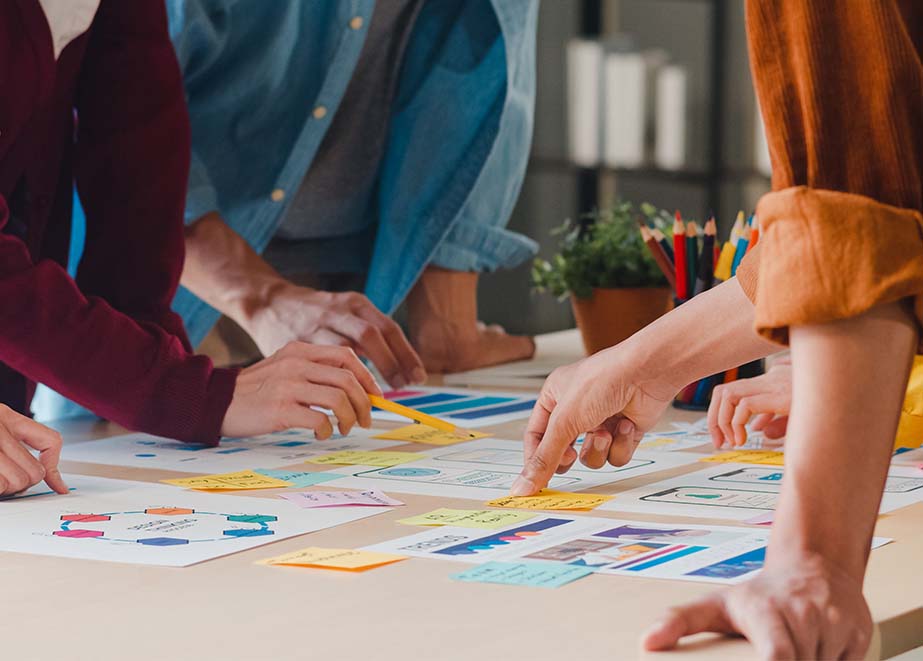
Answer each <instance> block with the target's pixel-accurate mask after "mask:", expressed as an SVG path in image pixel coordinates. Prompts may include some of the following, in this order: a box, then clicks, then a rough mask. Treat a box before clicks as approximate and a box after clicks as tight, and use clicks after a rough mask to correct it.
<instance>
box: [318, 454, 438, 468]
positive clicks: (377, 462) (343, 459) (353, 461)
mask: <svg viewBox="0 0 923 661" xmlns="http://www.w3.org/2000/svg"><path fill="white" fill-rule="evenodd" d="M425 458H426V455H425V454H422V453H420V452H388V451H387V450H342V451H340V452H331V453H330V454H324V455H321V456H319V457H312V458H311V459H308V460H307V462H308V463H310V464H324V465H328V464H340V465H349V466H381V467H383V468H387V467H388V466H397V465H399V464H408V463H410V462H411V461H417V460H419V459H425Z"/></svg>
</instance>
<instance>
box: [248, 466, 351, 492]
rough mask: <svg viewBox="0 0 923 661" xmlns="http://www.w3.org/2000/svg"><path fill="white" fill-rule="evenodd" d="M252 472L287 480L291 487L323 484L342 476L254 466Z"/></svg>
mask: <svg viewBox="0 0 923 661" xmlns="http://www.w3.org/2000/svg"><path fill="white" fill-rule="evenodd" d="M254 472H256V473H259V474H260V475H265V476H266V477H274V478H276V479H277V480H282V481H283V482H288V483H289V484H291V485H292V486H293V487H313V486H314V485H315V484H323V483H324V482H329V481H330V480H338V479H340V478H341V477H343V476H342V475H339V474H338V473H305V472H302V471H287V470H270V469H268V468H256V469H254Z"/></svg>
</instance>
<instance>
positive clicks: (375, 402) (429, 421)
mask: <svg viewBox="0 0 923 661" xmlns="http://www.w3.org/2000/svg"><path fill="white" fill-rule="evenodd" d="M369 401H370V402H372V406H377V407H378V408H380V409H382V410H384V411H388V412H390V413H396V414H397V415H401V416H404V417H405V418H410V419H411V420H413V421H414V422H419V423H420V424H421V425H426V426H427V427H432V428H433V429H440V430H442V431H447V432H451V433H453V434H454V433H461V434H466V433H468V431H467V430H464V429H459V428H458V427H456V426H455V425H453V424H452V423H451V422H446V421H445V420H440V419H439V418H434V417H433V416H431V415H426V414H425V413H421V412H420V411H417V410H416V409H412V408H410V407H409V406H403V405H401V404H397V403H395V402H392V401H391V400H388V399H385V398H384V397H379V396H378V395H369Z"/></svg>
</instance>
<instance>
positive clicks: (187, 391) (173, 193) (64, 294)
mask: <svg viewBox="0 0 923 661" xmlns="http://www.w3.org/2000/svg"><path fill="white" fill-rule="evenodd" d="M189 150H190V146H189V123H188V117H187V114H186V108H185V102H184V99H183V88H182V82H181V78H180V72H179V67H178V65H177V62H176V59H175V56H174V53H173V47H172V45H171V43H170V40H169V37H168V35H167V22H166V15H165V11H164V5H163V0H131V1H130V2H124V1H122V0H103V1H102V3H101V5H100V8H99V11H98V13H97V15H96V18H95V20H94V22H93V25H92V26H91V27H90V30H89V31H88V32H87V33H86V34H84V35H82V36H81V37H79V38H78V39H76V40H74V41H72V42H71V43H70V44H69V45H68V46H67V47H66V48H65V49H64V51H63V52H62V53H61V55H60V57H59V58H58V61H57V62H55V59H54V54H53V50H52V42H51V34H50V32H49V29H48V25H47V22H46V20H45V16H44V13H43V12H42V9H41V7H40V6H39V3H38V2H37V0H3V1H2V2H0V401H2V402H3V403H5V404H6V405H8V406H10V407H11V408H14V409H16V410H19V411H23V412H25V411H26V410H27V409H28V406H29V403H30V401H31V396H32V393H33V392H34V384H35V383H36V382H40V383H44V384H47V385H48V386H50V387H52V388H54V389H55V390H57V391H58V392H60V393H62V394H64V395H65V396H67V397H69V398H71V399H73V400H74V401H76V402H78V403H80V404H82V405H84V406H86V407H87V408H89V409H91V410H92V411H94V412H96V413H97V414H99V415H101V416H103V417H105V418H108V419H110V420H113V421H115V422H117V423H119V424H121V425H124V426H126V427H129V428H131V429H137V430H142V431H146V432H150V433H153V434H159V435H163V436H169V437H172V438H177V439H180V440H184V441H196V442H203V443H217V441H218V435H219V429H220V427H221V422H222V420H223V419H224V414H225V412H226V410H227V407H228V405H229V403H230V400H231V396H232V393H233V389H234V382H235V379H236V372H235V371H233V370H224V369H216V368H214V367H213V366H212V364H211V361H209V359H208V358H206V357H204V356H196V355H194V354H193V353H192V352H191V349H190V347H189V341H188V339H187V337H186V333H185V330H184V329H183V324H182V321H181V319H180V318H179V317H178V316H177V315H175V314H174V313H173V312H172V311H171V310H170V302H171V301H172V299H173V295H174V293H175V292H176V288H177V286H178V284H179V278H180V273H181V270H182V266H183V256H184V254H183V204H184V200H185V189H186V179H187V175H188V169H189ZM74 182H76V184H77V187H78V190H79V193H80V199H81V202H82V203H83V205H84V207H85V210H86V216H87V239H86V249H85V252H84V256H83V259H82V261H81V263H80V269H79V272H78V274H77V277H76V279H72V278H70V277H69V276H68V274H67V272H66V270H65V268H64V267H63V266H62V264H63V262H64V260H65V258H66V255H67V248H68V243H69V235H70V217H71V199H72V186H73V183H74Z"/></svg>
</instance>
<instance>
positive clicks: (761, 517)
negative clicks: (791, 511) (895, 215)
mask: <svg viewBox="0 0 923 661" xmlns="http://www.w3.org/2000/svg"><path fill="white" fill-rule="evenodd" d="M774 516H775V512H766V513H765V514H757V515H756V516H754V517H753V518H752V519H747V520H746V521H744V523H749V524H750V525H753V526H771V525H772V519H773V517H774Z"/></svg>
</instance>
